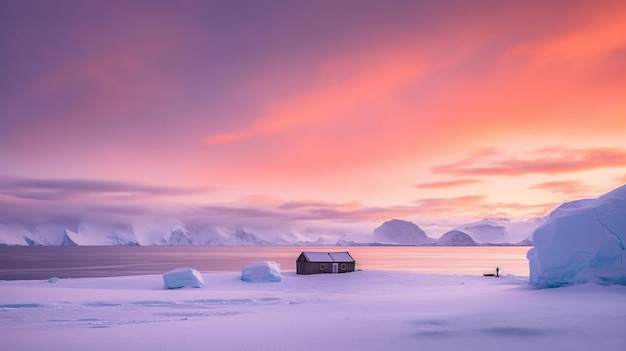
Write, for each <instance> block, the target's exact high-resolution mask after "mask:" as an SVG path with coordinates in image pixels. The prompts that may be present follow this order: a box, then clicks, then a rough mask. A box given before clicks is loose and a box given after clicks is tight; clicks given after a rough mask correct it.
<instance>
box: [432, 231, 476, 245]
mask: <svg viewBox="0 0 626 351" xmlns="http://www.w3.org/2000/svg"><path fill="white" fill-rule="evenodd" d="M435 245H438V246H477V245H478V243H477V242H476V241H474V239H472V237H471V236H469V235H467V234H466V233H463V232H461V231H458V230H452V231H449V232H447V233H445V234H444V235H442V236H441V238H439V240H437V241H436V242H435Z"/></svg>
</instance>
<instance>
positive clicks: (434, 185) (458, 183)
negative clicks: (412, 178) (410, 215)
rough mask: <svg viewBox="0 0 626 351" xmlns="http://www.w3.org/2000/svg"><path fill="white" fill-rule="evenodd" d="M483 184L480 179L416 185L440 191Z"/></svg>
mask: <svg viewBox="0 0 626 351" xmlns="http://www.w3.org/2000/svg"><path fill="white" fill-rule="evenodd" d="M481 182H483V181H482V180H480V179H457V180H447V181H440V182H431V183H421V184H416V185H415V187H416V188H421V189H439V188H451V187H456V186H461V185H469V184H476V183H481Z"/></svg>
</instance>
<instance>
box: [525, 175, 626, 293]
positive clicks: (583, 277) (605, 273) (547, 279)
mask: <svg viewBox="0 0 626 351" xmlns="http://www.w3.org/2000/svg"><path fill="white" fill-rule="evenodd" d="M533 242H534V245H535V246H534V248H532V249H530V251H528V255H527V256H528V260H529V265H530V284H531V285H534V286H537V287H558V286H564V285H572V284H581V283H587V282H595V283H600V284H621V285H626V250H625V245H626V185H624V186H621V187H619V188H617V189H615V190H613V191H611V192H609V193H607V194H605V195H602V196H600V197H599V198H597V199H585V200H577V201H572V202H568V203H564V204H562V205H561V206H559V207H558V208H557V209H555V210H554V211H553V212H552V213H551V214H550V216H549V217H548V219H547V221H546V222H545V223H544V224H543V225H541V226H540V227H539V228H537V229H536V230H535V232H534V234H533Z"/></svg>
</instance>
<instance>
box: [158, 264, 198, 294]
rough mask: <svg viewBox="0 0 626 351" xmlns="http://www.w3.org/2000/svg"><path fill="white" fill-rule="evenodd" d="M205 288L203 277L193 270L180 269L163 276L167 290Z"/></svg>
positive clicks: (187, 268)
mask: <svg viewBox="0 0 626 351" xmlns="http://www.w3.org/2000/svg"><path fill="white" fill-rule="evenodd" d="M205 286H206V284H205V283H204V280H203V279H202V275H201V274H200V272H198V271H197V270H195V269H193V268H189V267H185V268H178V269H174V270H171V271H169V272H167V273H165V274H164V275H163V287H164V288H165V289H180V288H203V287H205Z"/></svg>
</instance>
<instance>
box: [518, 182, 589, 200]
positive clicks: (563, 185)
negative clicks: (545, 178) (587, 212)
mask: <svg viewBox="0 0 626 351" xmlns="http://www.w3.org/2000/svg"><path fill="white" fill-rule="evenodd" d="M529 189H540V190H545V191H548V192H551V193H557V194H564V195H568V196H576V197H581V194H586V193H588V192H589V190H591V189H590V187H589V186H588V185H585V184H584V183H583V182H581V181H580V180H564V181H552V182H544V183H539V184H535V185H533V186H530V187H529Z"/></svg>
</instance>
